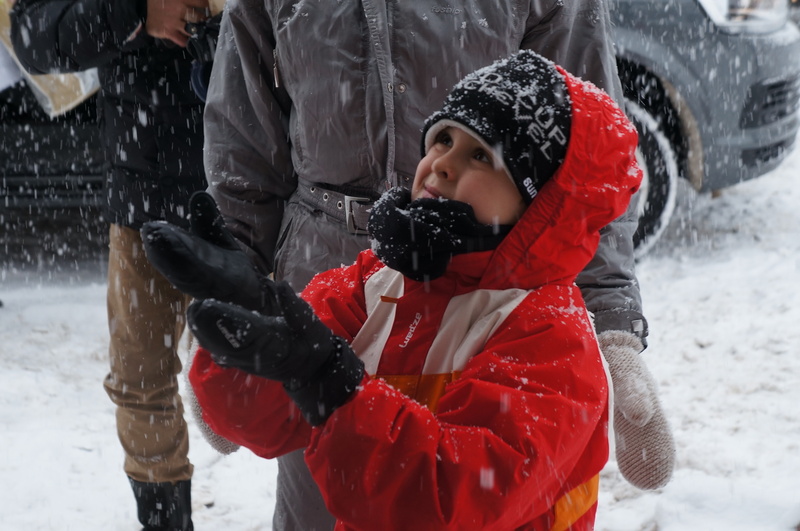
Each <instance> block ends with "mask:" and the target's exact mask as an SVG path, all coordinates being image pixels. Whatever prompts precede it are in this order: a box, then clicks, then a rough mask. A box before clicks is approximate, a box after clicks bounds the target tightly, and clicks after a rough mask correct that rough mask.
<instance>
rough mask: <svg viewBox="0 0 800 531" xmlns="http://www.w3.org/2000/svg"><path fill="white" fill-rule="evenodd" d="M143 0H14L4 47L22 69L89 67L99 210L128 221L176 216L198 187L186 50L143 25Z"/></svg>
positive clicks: (194, 103)
mask: <svg viewBox="0 0 800 531" xmlns="http://www.w3.org/2000/svg"><path fill="white" fill-rule="evenodd" d="M145 5H146V1H144V0H17V2H16V3H15V5H14V7H13V8H12V10H11V13H10V16H11V21H12V27H11V28H12V31H11V40H12V43H13V46H14V52H15V53H16V55H17V57H18V59H19V61H20V62H21V63H22V65H23V66H24V67H25V68H26V69H27V70H28V71H30V72H31V73H34V74H40V73H41V74H43V73H53V72H77V71H81V70H87V69H89V68H93V67H97V69H98V74H99V77H100V94H99V96H98V98H97V102H98V111H99V112H98V114H99V115H100V120H101V126H102V129H103V134H102V141H103V143H104V145H103V148H104V152H105V157H106V163H107V170H106V183H105V185H106V190H105V192H106V200H107V216H106V217H107V219H108V220H109V221H110V222H112V223H116V224H119V225H123V226H127V227H131V228H134V229H137V230H138V229H139V228H140V227H141V225H142V223H144V222H146V221H152V220H156V219H166V220H167V221H170V222H171V223H176V224H179V225H185V219H184V217H185V211H186V205H187V204H188V202H189V197H190V196H191V194H192V193H193V192H194V191H196V190H203V189H205V188H206V181H205V173H204V171H203V152H202V150H203V123H202V122H203V102H202V101H200V99H199V98H198V97H197V95H196V94H195V93H194V91H193V90H192V88H191V84H190V80H189V74H190V69H191V56H190V55H189V53H188V52H187V51H186V50H185V49H183V48H180V47H178V46H176V45H173V44H172V43H170V42H166V41H161V40H158V39H153V38H152V37H149V36H148V35H147V34H146V33H145V31H144V28H143V24H144V21H145V12H146V8H145ZM134 34H135V35H136V37H135V38H131V37H132V36H133V35H134Z"/></svg>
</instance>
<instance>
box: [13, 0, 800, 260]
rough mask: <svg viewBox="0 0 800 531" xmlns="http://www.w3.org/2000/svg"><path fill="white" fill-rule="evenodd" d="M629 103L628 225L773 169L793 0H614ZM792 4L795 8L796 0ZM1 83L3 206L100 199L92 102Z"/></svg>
mask: <svg viewBox="0 0 800 531" xmlns="http://www.w3.org/2000/svg"><path fill="white" fill-rule="evenodd" d="M611 1H612V2H614V3H613V4H612V20H613V23H614V25H615V38H616V44H617V56H618V57H617V59H618V66H619V71H620V77H621V80H622V84H623V89H624V93H625V98H626V101H625V102H624V105H625V107H626V111H627V113H628V114H629V116H630V117H631V119H632V121H633V122H634V123H635V125H636V127H637V129H638V130H639V133H640V144H639V148H640V149H639V157H640V162H641V165H642V167H643V169H644V170H645V176H646V179H645V183H644V186H643V191H642V193H641V194H639V196H640V204H639V208H640V220H639V227H638V230H637V232H636V235H635V243H636V245H637V254H638V255H639V256H641V255H643V254H644V253H646V252H647V250H648V249H650V248H651V247H652V245H653V243H654V242H655V241H656V240H657V239H658V237H659V235H660V234H661V232H662V231H663V230H664V228H666V226H667V224H668V222H669V219H670V217H671V215H672V212H673V210H674V205H675V194H676V188H677V185H678V179H686V180H687V181H688V182H689V183H690V184H691V186H692V187H693V188H694V189H695V190H697V191H709V190H718V189H721V188H725V187H728V186H731V185H734V184H736V183H739V182H742V181H745V180H748V179H752V178H755V177H757V176H759V175H762V174H764V173H766V172H768V171H770V170H772V169H773V168H775V167H776V166H777V165H778V164H779V163H780V162H781V161H782V160H783V159H784V158H785V157H786V156H787V154H788V153H789V151H790V150H791V149H792V147H793V145H794V140H795V136H796V134H797V130H798V126H800V124H799V123H798V113H797V110H798V98H800V31H798V29H797V26H795V25H794V24H792V23H790V22H789V7H788V1H789V0H611ZM792 2H793V13H794V14H795V15H797V14H798V12H799V11H800V7H798V2H800V0H792ZM21 87H22V88H20V85H18V86H16V87H15V88H13V89H9V90H6V91H4V92H2V93H0V153H2V157H0V197H2V198H3V199H2V201H0V209H13V208H19V207H24V208H31V207H38V208H45V209H46V208H51V207H53V206H76V205H85V204H99V203H100V198H101V197H102V195H101V188H102V186H101V185H102V177H101V171H102V159H101V157H102V155H101V153H100V149H99V148H100V140H101V139H100V135H99V128H98V123H97V116H96V113H95V111H94V102H93V100H89V101H87V102H85V103H84V104H82V105H81V106H80V107H78V108H77V109H75V110H73V111H70V112H69V113H67V114H66V115H64V116H62V117H59V118H57V119H50V118H48V117H47V115H46V114H45V113H43V112H41V111H39V110H38V109H37V108H36V104H35V100H34V99H33V97H32V96H31V95H30V94H25V93H24V90H25V88H24V85H21Z"/></svg>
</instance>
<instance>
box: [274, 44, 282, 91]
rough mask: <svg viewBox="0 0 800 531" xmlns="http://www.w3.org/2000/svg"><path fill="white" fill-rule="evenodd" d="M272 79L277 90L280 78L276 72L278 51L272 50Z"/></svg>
mask: <svg viewBox="0 0 800 531" xmlns="http://www.w3.org/2000/svg"><path fill="white" fill-rule="evenodd" d="M272 78H273V80H274V81H275V88H279V87H280V86H281V78H280V73H279V72H278V50H272Z"/></svg>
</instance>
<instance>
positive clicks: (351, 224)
mask: <svg viewBox="0 0 800 531" xmlns="http://www.w3.org/2000/svg"><path fill="white" fill-rule="evenodd" d="M351 203H367V204H369V203H372V199H370V198H369V197H357V196H354V195H345V196H344V216H345V219H346V220H347V230H348V231H349V232H350V233H351V234H368V232H367V231H366V230H364V229H359V228H358V227H356V221H355V218H354V217H353V209H352V207H351V206H350V204H351Z"/></svg>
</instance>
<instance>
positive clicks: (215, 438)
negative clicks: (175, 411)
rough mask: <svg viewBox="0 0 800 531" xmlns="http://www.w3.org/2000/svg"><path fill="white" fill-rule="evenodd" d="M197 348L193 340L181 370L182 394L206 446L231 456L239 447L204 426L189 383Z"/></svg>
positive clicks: (200, 411)
mask: <svg viewBox="0 0 800 531" xmlns="http://www.w3.org/2000/svg"><path fill="white" fill-rule="evenodd" d="M192 339H194V338H192ZM197 348H198V347H197V345H195V342H194V340H192V341H191V342H190V343H189V356H188V358H187V360H186V367H185V368H184V370H183V375H184V382H185V383H186V388H185V392H184V393H183V394H184V398H185V399H186V402H188V404H189V410H190V411H191V412H192V416H193V417H194V420H195V422H197V427H198V428H200V433H201V434H202V435H203V438H204V439H205V440H206V442H208V444H210V445H211V447H212V448H213V449H214V450H216V451H218V452H219V453H221V454H224V455H228V454H232V453H233V452H235V451H236V450H238V449H239V445H238V444H236V443H233V442H231V441H229V440H228V439H226V438H225V437H223V436H221V435H217V434H216V433H214V431H213V430H212V429H211V427H210V426H209V425H208V424H206V421H205V420H203V408H201V407H200V404H199V403H198V402H197V396H196V395H195V394H194V389H193V388H192V383H191V382H190V381H189V371H190V370H191V368H192V362H193V361H194V355H195V353H196V352H197Z"/></svg>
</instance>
